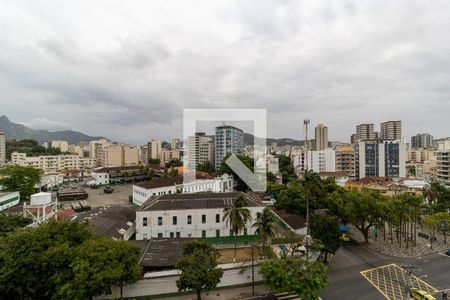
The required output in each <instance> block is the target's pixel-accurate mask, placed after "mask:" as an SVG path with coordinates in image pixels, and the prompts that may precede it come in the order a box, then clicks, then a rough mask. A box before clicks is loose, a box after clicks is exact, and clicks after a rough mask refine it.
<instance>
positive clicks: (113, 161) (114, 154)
mask: <svg viewBox="0 0 450 300" xmlns="http://www.w3.org/2000/svg"><path fill="white" fill-rule="evenodd" d="M139 163H140V148H139V147H133V146H127V145H114V146H109V147H106V148H103V151H102V163H101V166H102V167H122V166H133V165H138V164H139Z"/></svg>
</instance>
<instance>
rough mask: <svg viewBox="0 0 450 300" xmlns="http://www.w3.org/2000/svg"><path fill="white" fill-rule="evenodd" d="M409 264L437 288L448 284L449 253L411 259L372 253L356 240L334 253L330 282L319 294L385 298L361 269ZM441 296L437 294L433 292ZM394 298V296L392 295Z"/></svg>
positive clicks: (328, 296) (365, 299) (367, 298)
mask: <svg viewBox="0 0 450 300" xmlns="http://www.w3.org/2000/svg"><path fill="white" fill-rule="evenodd" d="M392 263H394V264H397V265H399V266H402V265H404V264H412V265H417V266H419V269H418V270H416V271H415V272H414V274H415V275H416V276H417V277H421V276H426V277H423V278H422V279H423V280H424V281H425V282H426V283H428V284H430V285H432V286H433V287H434V288H436V289H438V290H442V289H449V288H450V257H449V256H444V255H439V254H432V255H428V256H426V257H421V258H415V259H400V258H395V257H390V256H386V255H382V254H379V253H376V252H374V251H372V250H369V249H367V248H366V247H364V246H361V245H359V244H356V243H350V244H347V245H345V246H343V247H341V249H340V250H339V251H338V252H337V253H336V255H335V256H334V258H333V262H332V263H331V266H330V269H329V276H330V285H329V287H328V289H327V291H326V292H324V293H323V294H322V298H323V299H330V300H331V299H342V300H344V299H361V300H369V299H370V300H377V299H379V300H382V299H386V298H385V297H384V296H383V295H382V294H381V293H380V292H379V291H378V290H377V289H376V288H375V287H374V286H373V285H372V284H370V282H369V281H368V280H366V279H365V278H364V277H363V276H362V275H361V273H360V272H361V271H365V270H369V269H373V268H376V267H380V266H383V265H388V264H392ZM435 297H436V298H437V299H441V298H440V296H435ZM393 299H397V298H393Z"/></svg>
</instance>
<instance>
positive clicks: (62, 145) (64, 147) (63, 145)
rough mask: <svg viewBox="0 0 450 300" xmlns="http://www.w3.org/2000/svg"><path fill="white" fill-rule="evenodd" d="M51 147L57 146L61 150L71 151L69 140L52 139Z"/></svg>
mask: <svg viewBox="0 0 450 300" xmlns="http://www.w3.org/2000/svg"><path fill="white" fill-rule="evenodd" d="M50 147H52V148H57V149H59V150H61V152H68V151H69V143H68V142H67V141H59V140H58V141H51V142H50Z"/></svg>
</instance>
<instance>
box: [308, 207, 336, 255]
mask: <svg viewBox="0 0 450 300" xmlns="http://www.w3.org/2000/svg"><path fill="white" fill-rule="evenodd" d="M310 222H311V227H310V228H311V229H310V230H311V235H312V236H313V237H314V238H316V239H319V240H320V241H321V242H322V244H323V249H322V252H323V253H324V254H325V255H324V261H325V262H326V261H327V256H328V253H336V251H337V250H338V249H339V247H340V245H341V240H340V236H341V231H340V229H339V221H338V219H337V218H336V217H335V216H332V215H329V214H312V215H311V218H310Z"/></svg>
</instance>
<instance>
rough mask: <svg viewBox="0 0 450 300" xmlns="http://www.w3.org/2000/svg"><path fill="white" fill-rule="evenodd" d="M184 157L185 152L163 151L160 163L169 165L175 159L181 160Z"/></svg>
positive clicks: (175, 150)
mask: <svg viewBox="0 0 450 300" xmlns="http://www.w3.org/2000/svg"><path fill="white" fill-rule="evenodd" d="M182 155H183V151H182V150H181V149H170V150H169V149H163V150H161V156H160V158H159V161H160V162H161V163H167V162H169V161H171V160H174V159H177V160H181V157H182Z"/></svg>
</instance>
